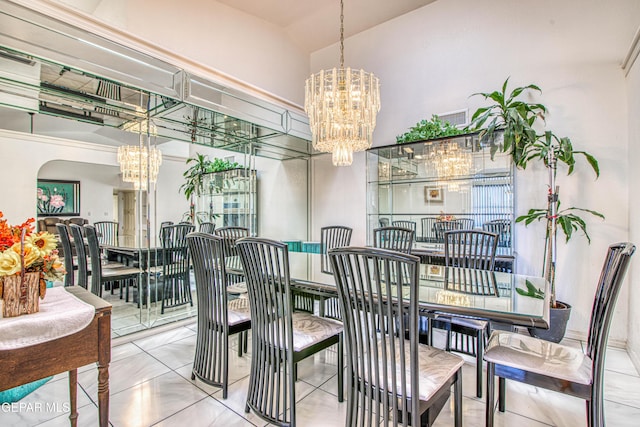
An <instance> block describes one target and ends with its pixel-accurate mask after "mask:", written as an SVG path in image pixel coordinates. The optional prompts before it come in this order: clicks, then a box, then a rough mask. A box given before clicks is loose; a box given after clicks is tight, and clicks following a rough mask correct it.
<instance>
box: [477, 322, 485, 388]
mask: <svg viewBox="0 0 640 427" xmlns="http://www.w3.org/2000/svg"><path fill="white" fill-rule="evenodd" d="M483 335H484V333H483V331H478V333H477V334H476V396H477V397H482V357H483V353H484V342H483V339H482V337H483Z"/></svg>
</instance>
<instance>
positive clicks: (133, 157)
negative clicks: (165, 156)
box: [118, 145, 162, 191]
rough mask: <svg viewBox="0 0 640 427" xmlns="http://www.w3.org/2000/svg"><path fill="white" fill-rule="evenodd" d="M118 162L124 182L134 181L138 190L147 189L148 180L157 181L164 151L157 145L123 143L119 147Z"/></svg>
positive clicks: (134, 185)
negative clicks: (146, 145) (148, 147)
mask: <svg viewBox="0 0 640 427" xmlns="http://www.w3.org/2000/svg"><path fill="white" fill-rule="evenodd" d="M118 163H119V164H120V171H121V172H122V180H123V181H124V182H132V183H133V187H134V188H135V189H136V190H143V191H146V190H147V181H151V182H152V183H156V182H157V181H158V172H159V171H160V165H161V164H162V153H161V152H160V150H158V149H157V148H156V147H151V150H147V147H144V146H138V145H123V146H120V147H118Z"/></svg>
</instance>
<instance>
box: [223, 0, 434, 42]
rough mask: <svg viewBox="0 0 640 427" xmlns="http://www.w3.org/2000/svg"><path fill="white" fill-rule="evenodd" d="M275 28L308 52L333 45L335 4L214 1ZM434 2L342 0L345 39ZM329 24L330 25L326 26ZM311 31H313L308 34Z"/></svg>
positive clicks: (318, 0)
mask: <svg viewBox="0 0 640 427" xmlns="http://www.w3.org/2000/svg"><path fill="white" fill-rule="evenodd" d="M217 1H218V2H219V3H224V4H226V5H228V6H230V7H233V8H235V9H238V10H240V11H242V12H245V13H247V14H249V15H253V16H256V17H258V18H261V19H263V20H265V21H267V22H270V23H272V24H274V25H276V26H278V27H281V28H282V29H283V30H284V31H285V32H286V33H287V35H288V36H289V37H290V38H291V39H292V40H295V41H296V42H297V43H298V44H299V45H300V46H301V47H302V48H303V49H305V50H306V51H307V52H313V51H315V50H318V49H321V48H323V47H326V46H329V45H331V44H333V43H336V42H337V41H338V40H339V35H340V31H339V30H340V3H339V1H338V0H217ZM434 1H435V0H345V2H344V26H345V29H344V30H345V34H344V35H345V37H350V36H352V35H354V34H357V33H360V32H362V31H364V30H367V29H369V28H372V27H375V26H376V25H379V24H382V23H383V22H386V21H389V20H391V19H393V18H396V17H398V16H400V15H404V14H405V13H408V12H411V11H412V10H415V9H419V8H421V7H422V6H425V5H427V4H429V3H433V2H434ZM327 23H331V25H327ZM310 28H313V31H309V29H310Z"/></svg>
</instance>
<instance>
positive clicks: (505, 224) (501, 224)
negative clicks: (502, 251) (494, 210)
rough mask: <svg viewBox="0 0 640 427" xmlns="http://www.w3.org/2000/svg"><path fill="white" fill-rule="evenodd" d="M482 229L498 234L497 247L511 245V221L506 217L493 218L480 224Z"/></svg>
mask: <svg viewBox="0 0 640 427" xmlns="http://www.w3.org/2000/svg"><path fill="white" fill-rule="evenodd" d="M482 229H483V230H484V231H488V232H490V233H496V234H497V235H498V247H501V248H508V247H511V221H509V220H508V219H494V220H492V221H488V222H485V223H484V224H482Z"/></svg>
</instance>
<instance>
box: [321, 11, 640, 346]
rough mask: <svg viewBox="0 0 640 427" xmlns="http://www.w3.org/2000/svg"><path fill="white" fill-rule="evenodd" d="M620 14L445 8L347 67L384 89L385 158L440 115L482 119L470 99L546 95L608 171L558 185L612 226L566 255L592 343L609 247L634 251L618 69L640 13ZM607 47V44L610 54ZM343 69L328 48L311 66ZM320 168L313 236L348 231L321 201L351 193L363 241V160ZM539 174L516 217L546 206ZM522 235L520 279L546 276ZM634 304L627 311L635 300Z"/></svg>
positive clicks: (526, 177) (577, 319)
mask: <svg viewBox="0 0 640 427" xmlns="http://www.w3.org/2000/svg"><path fill="white" fill-rule="evenodd" d="M614 3H615V5H613V4H612V3H611V2H606V4H605V2H589V5H588V7H585V6H584V3H583V2H581V1H578V0H572V1H565V2H554V1H551V0H542V1H541V2H537V3H536V5H535V7H528V8H527V11H526V13H523V9H522V7H523V6H522V4H521V3H520V2H513V1H509V0H491V1H484V2H476V1H473V0H460V1H456V2H442V1H440V2H435V3H432V4H430V5H428V6H425V7H423V8H421V9H419V10H417V11H415V12H412V13H409V14H407V15H404V16H401V17H399V18H397V19H395V20H392V21H389V22H387V23H385V24H382V25H380V26H378V27H375V28H373V29H371V30H368V31H366V32H363V33H361V34H359V35H356V36H354V37H351V38H349V39H348V40H347V41H346V43H345V65H348V66H351V67H357V68H360V67H362V68H364V69H365V70H367V71H370V72H374V73H375V74H376V75H377V76H379V78H380V81H381V93H382V100H381V102H382V109H381V111H380V113H379V115H378V126H377V128H376V131H375V135H374V145H376V146H380V145H387V144H393V143H395V136H396V135H399V134H402V133H404V132H405V131H406V130H407V129H408V128H409V127H410V126H413V125H414V124H415V123H416V122H417V121H419V120H420V119H423V118H429V117H431V115H432V114H437V113H442V112H448V111H452V110H458V109H461V108H469V110H470V111H471V112H473V111H474V110H475V109H476V108H477V107H479V106H480V105H483V104H482V100H481V99H480V98H478V97H474V98H469V95H470V94H472V93H475V92H488V91H493V90H495V89H498V88H499V87H500V85H501V84H502V82H503V81H504V80H505V79H506V78H507V77H509V76H511V83H512V85H524V84H529V83H536V84H538V85H539V86H540V87H542V89H543V90H544V93H543V95H542V97H541V98H540V100H541V101H542V102H543V103H545V104H546V105H547V106H548V107H549V110H550V112H549V116H548V120H547V123H548V127H549V128H550V129H552V130H554V131H555V132H556V133H557V134H559V135H566V136H569V137H571V139H572V141H573V142H574V144H575V145H576V148H577V149H585V150H587V151H589V152H591V153H592V154H593V155H595V156H596V157H597V158H598V159H599V161H600V168H601V171H602V176H601V178H600V179H599V180H598V181H594V179H593V175H592V174H591V173H590V172H589V171H588V169H587V168H586V167H584V166H585V164H581V165H579V167H578V169H577V170H576V172H575V173H574V175H573V176H572V177H571V178H570V179H566V178H565V177H564V176H561V177H560V182H559V184H560V185H561V189H560V191H561V196H562V200H563V206H566V207H568V206H576V205H577V206H581V207H585V208H591V209H595V210H599V211H600V212H602V213H603V214H604V215H605V216H606V221H605V222H600V221H599V220H592V219H590V218H587V220H588V225H589V227H590V233H591V237H592V243H591V245H587V244H586V241H585V239H584V238H583V237H580V236H576V238H575V239H573V240H572V241H571V242H570V243H569V244H568V245H564V244H561V245H560V246H559V253H558V260H559V263H558V264H559V267H558V278H557V280H558V284H559V285H558V288H559V289H558V296H559V298H560V299H561V300H564V301H567V302H569V303H570V304H572V305H573V306H574V311H573V314H572V317H571V320H570V323H569V334H568V335H569V336H580V337H584V334H585V333H586V331H587V328H588V320H589V315H590V309H591V303H592V301H593V294H594V289H595V285H596V281H597V278H598V275H599V270H600V267H601V265H602V260H603V258H604V255H605V251H606V247H607V246H608V245H609V244H610V243H612V242H616V241H621V240H626V239H628V210H627V207H628V203H629V201H628V195H627V193H628V190H629V182H628V180H627V176H628V169H629V167H628V164H627V161H626V158H627V155H628V152H627V143H628V120H627V108H626V97H627V94H626V88H625V82H624V76H623V74H622V71H621V68H620V65H619V62H620V60H621V59H620V58H622V57H623V56H624V53H626V48H627V47H628V45H629V43H630V41H631V39H632V36H633V32H632V31H631V32H624V33H621V32H620V31H617V30H618V28H622V27H624V28H633V29H634V30H635V25H636V24H633V25H629V24H628V23H629V22H634V23H635V22H638V21H640V3H638V2H635V1H631V0H626V1H622V0H620V1H616V2H614ZM576 10H580V13H579V14H577V13H576ZM622 22H624V23H625V25H621V23H622ZM594 28H598V31H595V32H594V31H593V29H594ZM603 38H604V39H606V41H607V42H608V43H602V40H604V39H603ZM611 43H613V44H614V45H616V46H620V49H619V51H610V50H607V49H605V48H604V46H605V45H607V44H609V45H611ZM400 46H401V47H402V48H401V49H399V47H400ZM336 63H337V58H336V55H335V47H328V48H326V49H323V50H320V51H318V52H315V53H314V54H312V57H311V70H312V71H317V70H319V69H322V68H328V67H333V66H335V65H336ZM513 87H515V86H513ZM316 165H317V168H316V170H315V172H316V174H317V176H316V177H314V182H318V181H322V185H320V186H316V187H314V190H317V191H316V193H315V197H316V198H317V199H316V200H315V201H314V206H318V207H319V209H315V210H314V224H316V225H318V224H322V223H326V222H333V221H335V220H337V218H336V217H337V216H338V214H337V213H336V212H334V211H333V208H332V205H331V204H329V203H326V204H323V203H319V200H318V199H322V198H326V199H328V200H329V201H331V202H334V201H337V197H339V196H337V195H329V196H326V195H324V194H323V190H324V189H341V192H344V193H345V197H344V198H343V200H341V202H343V203H344V204H343V205H339V206H341V211H346V212H348V214H346V217H345V214H342V215H341V216H342V219H343V221H346V220H348V221H350V222H351V223H354V224H358V223H359V224H362V225H361V226H360V227H358V228H361V229H363V228H364V222H365V213H366V212H365V206H366V205H365V203H364V194H363V193H362V192H363V191H364V182H363V181H364V176H365V165H364V155H363V154H362V153H359V154H356V155H355V156H354V165H353V166H352V168H351V170H350V171H346V170H341V169H334V168H333V167H332V166H331V164H330V162H317V163H316ZM532 169H533V170H527V171H526V172H519V173H518V177H517V178H518V179H517V192H518V197H517V201H516V203H517V205H516V206H517V212H516V213H517V214H523V213H525V212H526V210H527V209H529V208H530V207H544V206H545V197H546V187H545V183H546V177H545V175H544V173H543V171H542V170H541V169H540V168H532ZM347 188H348V190H346V191H345V189H347ZM352 192H353V193H352ZM351 196H354V197H351ZM323 206H324V207H323ZM333 206H336V205H333ZM515 232H516V233H517V237H518V246H517V247H516V250H517V253H518V261H517V262H518V264H517V265H518V270H519V271H520V272H522V273H528V274H540V273H541V263H542V251H543V244H544V230H543V227H542V226H541V225H535V226H530V227H529V228H524V227H522V226H518V227H517V228H516V231H515ZM354 237H355V236H354ZM624 292H625V294H623V295H622V296H621V300H622V301H625V300H626V299H627V295H626V293H627V291H626V290H625V291H624ZM627 314H628V310H627V308H626V307H624V305H621V307H620V310H619V313H618V315H617V316H616V318H615V320H614V325H613V328H612V333H611V339H612V342H615V343H618V344H624V341H625V340H626V326H625V325H626V322H627Z"/></svg>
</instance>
